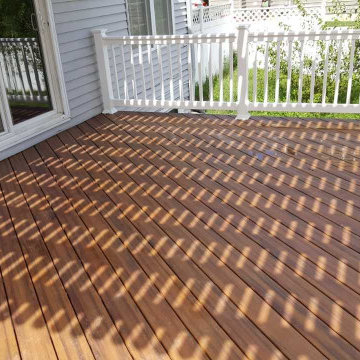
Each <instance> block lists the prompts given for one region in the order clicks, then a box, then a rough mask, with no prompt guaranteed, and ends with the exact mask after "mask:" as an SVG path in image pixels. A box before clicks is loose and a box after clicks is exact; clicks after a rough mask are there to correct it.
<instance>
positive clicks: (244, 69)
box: [236, 25, 250, 120]
mask: <svg viewBox="0 0 360 360" xmlns="http://www.w3.org/2000/svg"><path fill="white" fill-rule="evenodd" d="M237 29H238V34H237V36H238V38H237V69H238V113H237V116H236V119H238V120H248V119H249V118H250V114H249V99H248V71H249V66H248V61H249V54H248V53H249V51H248V40H249V28H248V26H247V25H240V26H238V28H237Z"/></svg>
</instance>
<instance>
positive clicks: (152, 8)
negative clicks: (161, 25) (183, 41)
mask: <svg viewBox="0 0 360 360" xmlns="http://www.w3.org/2000/svg"><path fill="white" fill-rule="evenodd" d="M149 2H150V6H149V7H150V19H151V31H152V34H153V35H156V18H155V6H154V0H149ZM125 4H126V19H127V23H128V33H129V35H131V34H130V16H129V4H128V0H125ZM169 5H170V9H171V24H172V33H173V34H174V35H175V34H176V24H175V10H174V1H173V0H169Z"/></svg>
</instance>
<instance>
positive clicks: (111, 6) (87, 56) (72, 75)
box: [52, 0, 187, 121]
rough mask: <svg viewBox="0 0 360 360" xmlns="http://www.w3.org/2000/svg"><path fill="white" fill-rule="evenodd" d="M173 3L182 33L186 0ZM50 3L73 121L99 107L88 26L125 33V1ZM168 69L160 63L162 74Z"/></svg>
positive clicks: (61, 0) (54, 0)
mask: <svg viewBox="0 0 360 360" xmlns="http://www.w3.org/2000/svg"><path fill="white" fill-rule="evenodd" d="M173 3H174V17H175V28H176V33H178V34H186V33H187V11H186V1H185V0H184V1H179V0H174V1H173ZM52 6H53V12H54V18H55V26H56V32H57V37H58V42H59V48H60V57H61V61H62V66H63V71H64V78H65V86H66V90H67V96H68V100H69V105H70V111H71V117H72V118H74V119H76V121H82V120H86V119H88V118H91V117H92V116H95V115H97V114H99V113H100V112H101V111H102V100H101V92H100V84H99V76H98V70H97V64H96V55H95V48H94V42H93V37H92V33H91V30H93V29H96V28H105V29H107V30H108V34H109V35H128V34H129V31H128V28H129V27H128V20H127V14H126V3H125V0H52ZM119 66H120V65H119ZM119 68H121V67H119ZM168 71H169V68H168V66H166V65H164V77H166V78H168V77H169V75H168ZM184 76H186V74H184ZM157 78H158V77H157ZM148 81H149V77H147V78H146V82H147V83H148Z"/></svg>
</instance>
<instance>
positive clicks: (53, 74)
mask: <svg viewBox="0 0 360 360" xmlns="http://www.w3.org/2000/svg"><path fill="white" fill-rule="evenodd" d="M34 6H35V11H36V13H37V17H38V24H39V30H40V36H41V43H42V45H43V51H44V54H46V55H45V56H44V58H45V59H44V61H45V67H46V69H47V77H48V84H49V91H50V94H51V99H52V106H53V110H51V111H49V112H47V113H45V114H42V115H39V116H37V117H35V118H33V119H29V120H27V121H24V122H22V123H19V124H16V125H13V123H12V120H11V113H10V108H9V106H6V104H7V101H2V104H4V105H5V106H4V108H3V109H2V110H1V119H2V123H3V125H4V132H2V133H1V134H0V160H1V159H4V158H6V157H8V156H10V155H12V154H14V153H16V152H18V151H21V150H23V149H25V148H27V147H29V146H31V145H33V144H35V143H37V142H38V141H37V139H42V138H44V134H45V133H47V132H49V130H51V129H55V128H56V127H58V126H60V125H63V124H65V123H67V122H69V120H70V107H69V102H68V98H67V93H66V88H65V78H64V72H63V69H62V63H61V58H60V51H59V45H58V40H57V35H56V29H55V20H54V13H53V8H52V3H51V0H34ZM44 29H45V31H44ZM0 83H1V84H0V98H1V99H2V100H6V91H5V88H4V86H3V83H2V81H0Z"/></svg>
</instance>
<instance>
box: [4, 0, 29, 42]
mask: <svg viewBox="0 0 360 360" xmlns="http://www.w3.org/2000/svg"><path fill="white" fill-rule="evenodd" d="M33 12H34V9H33V0H0V14H1V16H0V37H19V38H21V37H35V35H36V32H35V31H34V30H33V28H32V25H31V14H32V13H33Z"/></svg>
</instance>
